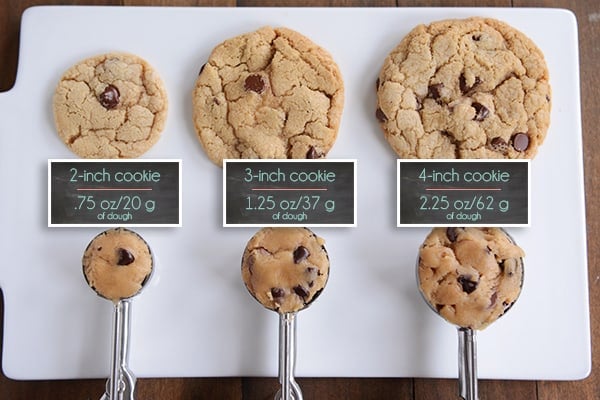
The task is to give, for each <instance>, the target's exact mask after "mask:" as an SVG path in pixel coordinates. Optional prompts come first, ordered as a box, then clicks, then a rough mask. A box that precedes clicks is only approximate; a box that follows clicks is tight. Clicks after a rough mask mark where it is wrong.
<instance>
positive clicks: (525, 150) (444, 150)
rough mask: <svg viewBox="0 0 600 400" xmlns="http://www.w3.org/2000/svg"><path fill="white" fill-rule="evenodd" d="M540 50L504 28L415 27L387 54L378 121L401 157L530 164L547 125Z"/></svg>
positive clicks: (454, 23) (464, 23)
mask: <svg viewBox="0 0 600 400" xmlns="http://www.w3.org/2000/svg"><path fill="white" fill-rule="evenodd" d="M550 95H551V90H550V85H549V81H548V69H547V66H546V62H545V60H544V55H543V54H542V52H541V51H540V49H539V48H538V47H537V46H536V45H535V44H534V43H533V42H532V41H531V40H530V39H529V38H528V37H526V36H525V35H524V34H523V33H521V32H519V31H517V30H516V29H514V28H512V27H511V26H509V25H507V24H506V23H504V22H501V21H498V20H495V19H490V18H480V17H473V18H468V19H464V20H445V21H439V22H434V23H432V24H430V25H419V26H417V27H415V28H414V29H413V30H412V31H411V32H410V33H409V34H408V35H407V36H406V37H404V39H403V40H402V41H401V42H400V44H399V45H398V46H397V47H396V48H395V49H394V50H393V51H392V52H391V53H390V54H389V55H388V57H387V58H386V59H385V61H384V64H383V67H382V69H381V72H380V75H379V79H378V82H377V99H378V104H377V110H376V117H377V119H378V120H379V122H380V124H381V127H382V128H383V131H384V133H385V137H386V139H387V141H388V142H389V144H390V145H391V147H392V148H393V149H394V151H395V152H396V153H397V154H398V156H399V157H400V158H533V157H534V156H535V155H536V152H537V150H538V147H539V146H540V145H541V144H542V142H543V141H544V138H545V136H546V132H547V130H548V126H549V123H550Z"/></svg>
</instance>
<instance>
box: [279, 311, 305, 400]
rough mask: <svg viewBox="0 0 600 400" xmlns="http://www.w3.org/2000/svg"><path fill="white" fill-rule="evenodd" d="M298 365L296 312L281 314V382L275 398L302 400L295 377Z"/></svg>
mask: <svg viewBox="0 0 600 400" xmlns="http://www.w3.org/2000/svg"><path fill="white" fill-rule="evenodd" d="M295 367H296V313H295V312H294V313H284V314H279V383H280V385H281V388H280V389H279V391H278V392H277V393H276V394H275V400H302V399H303V397H302V391H301V390H300V386H298V384H297V383H296V379H295V378H294V370H295Z"/></svg>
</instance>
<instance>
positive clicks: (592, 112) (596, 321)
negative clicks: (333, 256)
mask: <svg viewBox="0 0 600 400" xmlns="http://www.w3.org/2000/svg"><path fill="white" fill-rule="evenodd" d="M52 4H65V5H69V4H87V5H90V4H96V5H152V6H231V7H235V6H238V7H241V6H278V5H286V6H304V5H310V6H344V7H346V6H355V7H356V6H385V7H394V6H404V7H417V6H434V7H449V6H489V7H553V8H567V9H570V10H572V11H573V12H574V13H575V15H576V16H577V21H578V27H579V51H580V65H581V66H580V69H581V102H582V112H583V116H582V119H583V121H582V122H583V156H584V168H585V187H586V213H587V233H588V242H587V243H588V262H589V290H590V312H591V330H592V363H593V367H592V373H591V375H590V376H589V377H588V378H586V379H584V380H581V381H575V382H549V381H492V380H482V381H480V383H479V394H480V396H479V397H480V399H481V400H503V399H510V400H536V399H537V400H558V399H569V400H584V399H585V400H590V399H600V371H599V370H598V369H597V368H594V365H595V364H596V363H597V362H600V353H599V352H598V346H597V345H598V344H599V343H600V342H599V340H600V318H599V317H600V314H599V312H600V265H599V262H598V261H599V260H598V258H599V257H600V240H598V239H594V238H596V237H597V236H600V218H599V207H600V188H599V186H600V185H599V183H600V182H599V178H598V177H599V172H600V156H596V157H594V154H597V153H600V135H599V134H598V132H597V130H598V129H599V128H598V127H600V95H599V89H598V88H599V87H600V74H599V73H598V69H599V68H598V65H600V2H599V1H598V0H577V1H567V0H470V1H469V0H465V1H459V0H454V1H453V0H431V1H426V0H422V1H419V0H413V1H410V0H406V1H403V0H398V1H394V0H377V1H360V0H355V1H353V0H346V1H344V0H330V1H326V0H322V1H319V0H300V1H288V2H283V1H279V2H278V1H260V0H241V1H235V0H207V1H202V0H197V1H193V0H171V1H169V0H94V1H81V0H80V1H58V0H57V1H43V0H2V1H1V3H0V60H2V62H0V91H7V90H9V89H10V88H11V87H12V85H13V84H14V81H15V75H16V67H17V60H18V46H19V30H20V20H21V15H22V13H23V10H24V9H25V8H27V7H30V6H34V5H52ZM565 276H566V277H567V276H568V272H565ZM546 306H548V307H551V304H550V303H549V304H547V305H546ZM0 316H3V303H2V302H0ZM0 319H3V318H0ZM1 335H2V327H1V326H0V336H1ZM564 345H568V343H560V344H557V346H564ZM0 346H1V344H0ZM1 350H2V349H1V347H0V351H1ZM40 357H43V355H42V354H40ZM299 383H300V385H301V387H302V390H303V393H304V398H306V399H307V400H310V399H317V400H324V399H335V400H370V399H373V400H393V399H407V400H410V399H414V400H440V399H458V395H457V393H458V385H457V382H456V380H453V379H409V378H397V379H396V378H382V379H373V378H361V379H349V378H318V379H315V378H301V379H299ZM104 384H105V380H99V379H93V380H66V381H13V380H10V379H8V378H6V377H5V376H4V375H3V374H2V375H0V399H3V400H45V399H62V400H84V399H85V400H87V399H99V398H100V395H101V394H102V393H103V391H104ZM277 388H278V383H277V379H276V378H275V377H273V378H250V377H236V378H181V379H179V378H177V379H172V378H169V379H148V378H146V379H138V384H137V399H140V400H142V399H158V400H161V399H169V400H171V399H172V400H188V399H189V400H191V399H194V400H201V399H207V400H228V399H232V400H236V399H244V400H271V399H273V396H274V394H275V392H276V390H277Z"/></svg>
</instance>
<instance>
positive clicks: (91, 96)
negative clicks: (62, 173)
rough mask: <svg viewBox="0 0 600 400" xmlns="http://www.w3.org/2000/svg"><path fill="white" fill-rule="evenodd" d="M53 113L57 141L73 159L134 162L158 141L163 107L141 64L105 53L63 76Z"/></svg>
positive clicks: (158, 87) (160, 90)
mask: <svg viewBox="0 0 600 400" xmlns="http://www.w3.org/2000/svg"><path fill="white" fill-rule="evenodd" d="M53 107H54V120H55V123H56V128H57V130H58V134H59V136H60V138H61V139H62V140H63V142H64V143H65V144H66V145H67V146H68V147H69V148H70V149H71V150H72V151H73V152H74V153H75V154H77V155H78V156H80V157H83V158H135V157H138V156H140V155H142V154H143V153H145V152H146V151H147V150H149V149H150V147H152V145H154V144H155V143H156V142H157V141H158V139H159V137H160V134H161V132H162V130H163V128H164V125H165V121H166V118H167V109H168V101H167V93H166V90H165V88H164V85H163V82H162V80H161V79H160V77H159V76H158V74H157V73H156V71H155V70H154V69H153V68H152V67H151V66H150V64H148V63H147V62H146V61H145V60H143V59H141V58H140V57H138V56H135V55H133V54H125V53H107V54H101V55H98V56H95V57H91V58H88V59H86V60H83V61H81V62H79V63H78V64H76V65H74V66H72V67H71V68H70V69H69V70H67V71H66V72H65V74H64V75H63V76H62V78H61V79H60V82H59V83H58V87H57V88H56V91H55V94H54V99H53Z"/></svg>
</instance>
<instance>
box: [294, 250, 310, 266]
mask: <svg viewBox="0 0 600 400" xmlns="http://www.w3.org/2000/svg"><path fill="white" fill-rule="evenodd" d="M309 255H310V252H309V251H308V249H307V248H306V247H304V246H298V247H297V248H296V250H294V264H299V263H300V262H302V261H304V260H305V259H306V258H308V256H309Z"/></svg>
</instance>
